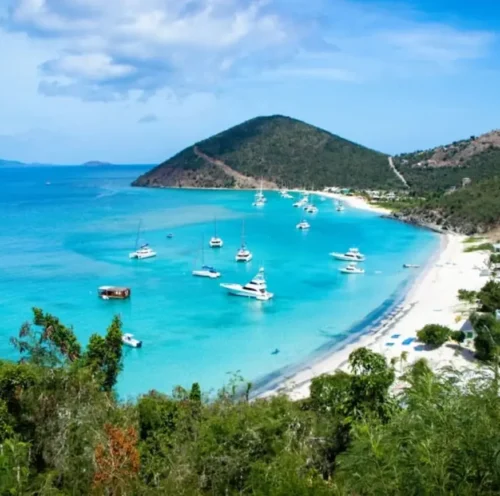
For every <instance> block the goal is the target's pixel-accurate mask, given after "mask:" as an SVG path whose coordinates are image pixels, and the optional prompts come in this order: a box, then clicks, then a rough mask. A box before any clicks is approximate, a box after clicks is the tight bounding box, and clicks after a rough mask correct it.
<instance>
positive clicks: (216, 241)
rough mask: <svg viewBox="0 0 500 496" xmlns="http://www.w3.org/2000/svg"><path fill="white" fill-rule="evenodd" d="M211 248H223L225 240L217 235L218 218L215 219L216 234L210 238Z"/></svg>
mask: <svg viewBox="0 0 500 496" xmlns="http://www.w3.org/2000/svg"><path fill="white" fill-rule="evenodd" d="M209 245H210V248H222V246H223V245H224V242H223V241H222V238H219V236H217V219H214V235H213V236H212V237H211V238H210V242H209Z"/></svg>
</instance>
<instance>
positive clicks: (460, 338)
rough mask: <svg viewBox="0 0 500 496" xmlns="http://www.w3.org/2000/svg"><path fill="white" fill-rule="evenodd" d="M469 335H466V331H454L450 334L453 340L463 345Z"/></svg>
mask: <svg viewBox="0 0 500 496" xmlns="http://www.w3.org/2000/svg"><path fill="white" fill-rule="evenodd" d="M466 337H467V336H466V335H465V332H464V331H452V332H451V334H450V338H451V339H452V341H455V342H456V343H458V344H459V345H461V344H462V343H463V342H464V341H465V338H466Z"/></svg>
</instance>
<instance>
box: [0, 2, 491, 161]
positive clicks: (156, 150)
mask: <svg viewBox="0 0 500 496" xmlns="http://www.w3.org/2000/svg"><path fill="white" fill-rule="evenodd" d="M0 47H1V50H0V157H1V158H7V159H19V160H24V161H39V162H50V163H68V164H69V163H79V162H83V161H86V160H91V159H98V160H107V161H111V162H115V163H156V162H160V161H162V160H164V159H165V158H167V157H168V156H170V155H171V154H173V153H175V152H177V151H178V150H180V149H181V148H183V147H185V146H188V145H190V144H192V143H193V142H194V141H197V140H199V139H202V138H204V137H207V136H209V135H211V134H213V133H216V132H219V131H220V130H222V129H225V128H228V127H231V126H232V125H234V124H237V123H239V122H241V121H243V120H246V119H249V118H251V117H255V116H257V115H263V114H265V115H267V114H275V113H280V114H285V115H290V116H292V117H296V118H299V119H302V120H305V121H307V122H310V123H311V124H315V125H317V126H320V127H323V128H325V129H327V130H329V131H331V132H333V133H336V134H339V135H341V136H343V137H345V138H348V139H351V140H354V141H357V142H359V143H362V144H364V145H367V146H370V147H373V148H376V149H379V150H381V151H384V152H387V153H398V152H401V151H411V150H415V149H421V148H426V147H430V146H434V145H438V144H442V143H446V142H450V141H453V140H455V139H459V138H462V137H467V136H469V135H471V134H480V133H483V132H487V131H489V130H491V129H494V128H499V127H500V124H499V121H500V98H498V88H500V55H499V54H500V2H497V1H495V0H476V1H475V2H471V1H465V0H407V1H404V0H400V1H393V2H391V1H376V0H364V1H362V0H358V1H351V0H184V1H183V0H107V1H103V0H2V1H1V2H0Z"/></svg>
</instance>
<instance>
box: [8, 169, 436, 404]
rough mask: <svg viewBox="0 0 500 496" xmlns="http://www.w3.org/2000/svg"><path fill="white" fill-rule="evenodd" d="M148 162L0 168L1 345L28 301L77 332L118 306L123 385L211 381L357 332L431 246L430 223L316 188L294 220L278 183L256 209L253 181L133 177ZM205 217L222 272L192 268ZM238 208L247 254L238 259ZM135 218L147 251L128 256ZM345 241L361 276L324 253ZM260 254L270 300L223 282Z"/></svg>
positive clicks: (258, 372) (292, 358)
mask: <svg viewBox="0 0 500 496" xmlns="http://www.w3.org/2000/svg"><path fill="white" fill-rule="evenodd" d="M143 170H144V168H141V167H132V166H129V167H102V168H101V167H99V168H83V167H76V168H75V167H72V168H70V167H50V168H47V167H38V168H26V169H6V168H4V169H0V181H1V182H0V188H1V190H2V191H1V193H2V194H1V195H0V213H1V215H2V220H3V229H2V231H1V232H0V240H1V243H2V246H3V254H2V257H1V258H0V295H1V296H0V298H1V302H2V320H1V321H0V356H2V357H9V358H15V354H14V352H13V350H12V348H11V347H10V345H9V342H8V338H9V337H10V336H11V335H13V334H15V333H16V331H17V329H18V328H19V326H20V325H21V323H22V322H23V321H25V320H27V319H29V318H30V308H31V307H32V306H39V307H42V308H43V309H44V310H46V311H49V312H51V313H53V314H55V315H57V316H58V317H60V318H61V319H62V320H63V321H64V322H66V323H70V324H73V325H74V328H75V331H76V333H77V335H78V337H79V338H80V339H81V340H82V341H83V342H86V340H87V339H88V338H89V336H90V335H91V334H92V333H94V332H104V331H105V329H106V326H107V325H108V324H109V322H110V320H111V318H112V316H113V315H114V314H116V313H119V314H120V315H121V316H122V319H123V322H124V330H125V331H126V332H132V333H134V334H135V335H136V337H138V338H140V339H142V340H143V342H144V347H143V348H142V349H140V350H132V349H127V350H126V356H125V369H124V372H123V373H122V375H121V377H120V381H119V386H118V390H119V392H120V394H121V395H122V396H128V395H135V394H138V393H142V392H146V391H148V390H150V389H158V390H161V391H165V392H169V391H171V389H172V388H173V387H174V386H175V385H178V384H179V385H182V386H190V384H191V383H192V382H194V381H198V382H200V383H201V385H202V388H203V389H205V390H210V389H215V388H218V387H220V386H221V385H222V384H223V383H224V382H225V381H227V380H228V374H232V373H236V372H238V371H239V373H240V374H241V375H242V376H244V377H245V378H247V379H249V380H255V379H257V378H259V377H262V376H265V375H266V374H269V373H271V372H272V371H274V370H276V369H278V368H282V367H285V366H287V365H291V364H294V363H297V362H300V361H303V360H305V359H306V358H307V357H308V356H310V355H311V354H312V353H314V352H315V350H317V349H318V348H320V347H323V348H325V347H326V348H328V349H331V348H332V347H333V346H335V345H336V344H337V343H338V342H340V341H341V340H342V339H345V338H346V337H348V336H349V333H351V332H359V326H358V327H355V325H356V323H359V322H360V321H361V320H362V319H363V318H364V317H366V316H367V315H368V314H369V313H370V312H374V311H375V310H376V309H383V308H386V307H387V306H389V304H390V303H391V301H393V300H394V299H395V298H398V297H399V296H401V291H402V288H403V287H406V286H407V283H408V280H409V278H410V277H414V276H415V275H416V274H417V271H409V270H404V269H402V264H403V263H406V262H408V263H417V264H423V263H425V261H426V259H427V258H428V257H429V256H430V255H431V253H432V252H433V251H434V250H435V249H436V248H437V247H438V243H439V239H438V237H437V236H436V235H435V234H433V233H431V232H429V231H425V230H422V229H417V228H414V227H412V226H408V225H405V224H402V223H398V222H395V221H391V220H386V219H382V218H379V217H378V216H377V215H374V214H372V213H370V212H366V211H362V210H354V209H349V208H346V210H345V211H344V212H342V213H339V212H336V211H335V208H334V205H333V202H332V201H331V200H327V201H324V202H320V201H319V199H318V201H317V205H318V207H319V209H320V212H319V213H318V214H316V215H310V214H305V215H307V219H308V220H309V222H310V223H311V230H310V231H309V232H300V231H297V230H296V229H295V225H296V224H297V222H299V221H300V220H301V218H302V212H301V211H299V210H298V209H295V208H293V207H292V203H293V200H285V199H282V198H280V197H279V195H278V194H277V193H275V192H269V193H267V197H268V203H267V205H266V207H265V208H263V209H261V210H257V209H255V208H253V207H252V206H251V203H252V200H253V193H252V192H235V191H199V190H189V191H188V190H148V189H137V188H130V187H129V186H128V184H129V183H130V181H131V180H132V179H134V178H135V177H136V176H137V175H139V174H140V173H141V172H142V171H143ZM47 182H50V185H47V184H46V183H47ZM214 217H217V226H218V233H219V235H220V236H221V237H222V238H223V239H224V248H222V249H221V250H211V249H209V248H208V247H207V248H206V249H205V250H204V256H205V262H206V263H210V264H213V265H215V266H216V268H217V269H218V270H220V271H221V272H222V275H223V277H222V278H221V279H220V280H206V279H200V278H195V277H192V276H191V270H192V269H193V268H194V267H195V266H196V265H199V264H201V245H202V240H203V239H204V241H205V244H207V243H208V239H209V238H210V236H211V235H212V233H213V219H214ZM243 220H244V221H245V234H246V240H247V243H248V246H249V248H250V249H251V251H252V252H253V254H254V259H253V261H252V262H251V263H249V264H237V263H236V262H235V261H234V255H235V252H236V250H237V249H238V247H239V244H240V241H241V228H242V221H243ZM139 221H142V226H143V233H142V235H141V238H142V240H143V241H147V242H149V243H150V244H151V245H152V246H153V248H155V249H156V251H157V252H158V257H157V258H155V259H150V260H143V261H132V260H129V258H128V253H129V252H130V251H132V249H133V248H134V245H135V239H136V234H137V227H138V224H139ZM170 232H171V233H173V235H174V237H173V238H172V239H167V237H166V235H167V233H170ZM351 246H357V247H359V248H360V249H361V251H363V252H364V253H365V254H366V255H367V261H366V262H365V263H364V264H363V265H364V268H365V270H366V273H365V274H364V275H360V276H346V275H342V274H340V273H339V272H338V268H339V267H340V266H342V263H341V262H336V261H334V260H333V259H331V257H329V255H328V254H329V252H331V251H345V250H347V249H348V248H349V247H351ZM260 265H263V266H264V267H265V269H266V276H267V279H268V285H269V289H270V291H272V292H274V293H275V295H276V296H275V299H274V300H272V301H270V302H257V301H249V300H246V299H243V298H235V297H230V296H228V295H227V294H226V293H225V292H224V290H222V289H221V288H220V287H219V282H222V281H225V282H241V283H245V282H247V281H248V280H249V279H250V278H251V277H252V276H253V275H254V274H255V273H256V271H257V270H258V268H259V266H260ZM103 284H116V285H126V286H129V287H131V288H132V298H131V299H130V300H129V301H115V302H113V301H101V300H99V299H98V298H97V296H96V288H97V287H98V286H99V285H103ZM275 348H278V349H279V350H280V353H279V354H278V355H271V352H272V351H273V350H274V349H275Z"/></svg>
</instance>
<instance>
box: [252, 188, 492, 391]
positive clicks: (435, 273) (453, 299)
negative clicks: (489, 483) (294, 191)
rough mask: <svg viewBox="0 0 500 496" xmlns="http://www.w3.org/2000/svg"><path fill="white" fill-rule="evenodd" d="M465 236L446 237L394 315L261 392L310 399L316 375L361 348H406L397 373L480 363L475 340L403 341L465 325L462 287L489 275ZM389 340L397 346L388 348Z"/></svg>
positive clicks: (391, 353)
mask: <svg viewBox="0 0 500 496" xmlns="http://www.w3.org/2000/svg"><path fill="white" fill-rule="evenodd" d="M320 194H322V195H324V196H329V197H335V198H337V197H338V198H341V199H342V200H343V201H345V202H346V203H349V205H351V206H353V207H354V206H355V207H357V208H370V209H372V207H371V206H370V205H369V204H368V203H367V202H365V201H364V200H362V199H359V198H353V197H341V196H340V195H335V196H333V194H331V193H320ZM378 211H379V212H380V210H378ZM384 213H385V212H384ZM464 239H465V238H464V236H458V235H446V236H444V235H443V237H442V243H441V248H440V252H439V253H438V254H437V256H435V257H434V259H433V260H432V261H431V262H430V263H429V266H428V267H427V268H426V269H425V270H424V272H423V273H422V275H421V276H420V277H419V278H418V279H417V281H416V282H415V284H414V286H413V287H412V288H411V290H410V291H409V293H408V295H407V297H406V298H405V301H404V303H403V305H401V306H400V307H399V308H398V310H399V311H398V313H397V314H396V315H393V316H390V317H389V318H388V319H387V320H386V321H385V325H383V326H382V327H380V328H379V329H375V330H372V331H371V332H369V333H368V334H364V335H361V336H360V338H359V339H358V340H357V341H355V342H352V343H349V344H347V345H345V346H344V347H343V348H342V349H340V350H338V351H335V352H333V353H332V354H331V355H329V356H328V357H326V358H324V359H322V360H319V361H317V362H316V363H314V364H311V365H309V366H305V367H304V368H302V369H301V370H299V371H298V372H297V373H295V374H294V375H293V376H291V377H287V378H285V380H284V381H282V382H281V383H280V384H279V385H278V386H276V387H275V388H272V389H268V390H267V391H264V392H262V393H261V394H260V396H261V397H265V396H269V395H272V394H276V393H279V392H281V393H283V392H284V393H286V394H288V395H289V396H290V397H291V398H293V399H299V398H304V397H307V396H308V395H309V385H310V382H311V380H312V379H313V378H314V377H317V376H319V375H321V374H325V373H333V372H335V371H336V370H338V369H342V370H348V363H347V361H348V358H349V354H350V353H351V352H352V351H354V350H355V349H357V348H360V347H367V348H370V349H372V350H373V351H376V352H377V353H382V354H383V355H385V356H386V357H387V359H388V360H390V359H391V358H392V357H398V358H399V357H400V356H401V353H402V352H403V351H405V352H407V353H408V357H407V360H406V364H404V363H400V364H398V365H397V366H396V370H397V372H399V371H400V370H402V369H403V366H406V365H407V364H411V363H412V362H414V361H415V360H417V359H419V358H426V359H427V360H428V361H429V363H430V365H431V366H432V367H433V368H434V369H440V368H443V367H446V366H450V365H452V366H453V367H455V368H457V369H467V368H474V367H476V364H475V361H474V359H473V353H472V352H471V351H470V347H471V343H468V345H467V344H466V346H465V348H464V349H463V350H461V349H458V346H456V345H455V344H453V343H449V344H446V345H444V346H442V347H440V348H438V349H434V350H426V349H425V347H424V346H422V345H421V344H419V343H418V342H416V341H415V342H413V343H411V344H409V345H403V341H404V340H405V339H407V338H416V331H417V330H419V329H421V328H422V327H423V326H424V325H426V324H442V325H446V326H449V327H451V328H452V329H460V328H462V326H463V325H464V323H465V321H466V318H467V315H468V314H467V308H466V306H465V305H464V304H463V303H461V302H460V301H459V300H458V298H457V294H458V290H459V289H468V290H475V291H476V290H479V289H480V288H481V287H482V286H483V285H484V284H485V283H486V282H487V280H488V278H487V277H484V276H481V275H480V272H481V269H483V268H484V267H485V262H486V260H487V257H488V253H485V252H472V253H465V252H464V247H465V246H466V245H464V243H463V240H464ZM408 270H412V269H408ZM458 317H460V320H458ZM396 334H399V337H397V338H392V337H391V336H393V335H396ZM387 343H394V344H393V345H392V346H387ZM415 348H417V349H415ZM401 386H402V384H401V383H400V384H398V383H396V388H397V387H401Z"/></svg>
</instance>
